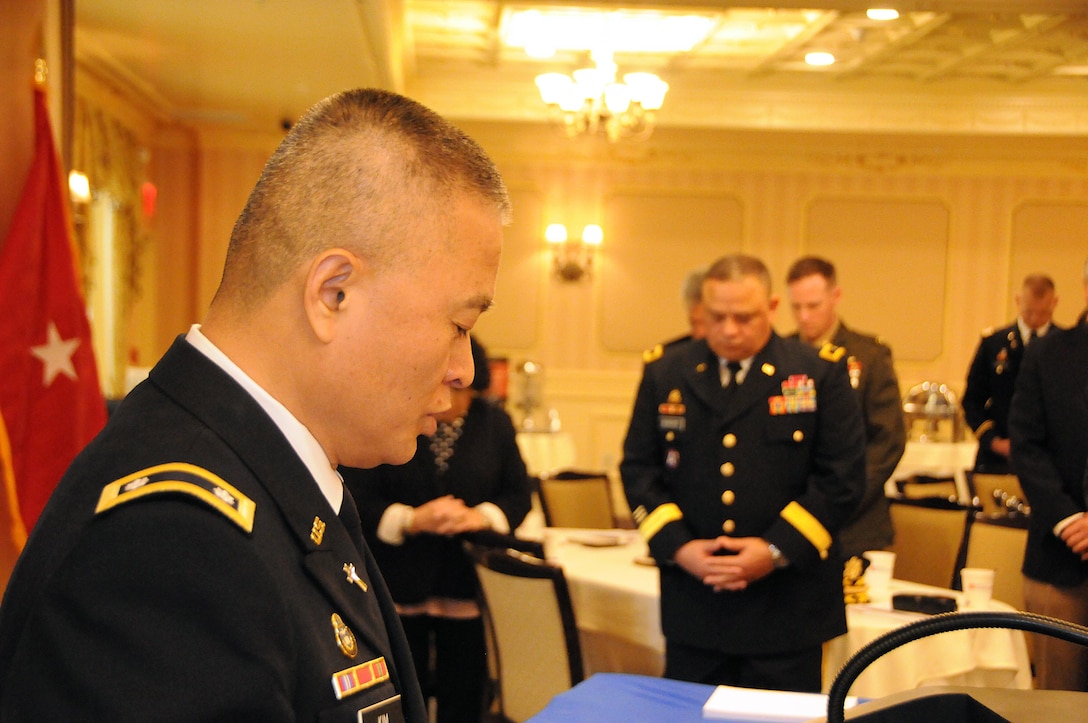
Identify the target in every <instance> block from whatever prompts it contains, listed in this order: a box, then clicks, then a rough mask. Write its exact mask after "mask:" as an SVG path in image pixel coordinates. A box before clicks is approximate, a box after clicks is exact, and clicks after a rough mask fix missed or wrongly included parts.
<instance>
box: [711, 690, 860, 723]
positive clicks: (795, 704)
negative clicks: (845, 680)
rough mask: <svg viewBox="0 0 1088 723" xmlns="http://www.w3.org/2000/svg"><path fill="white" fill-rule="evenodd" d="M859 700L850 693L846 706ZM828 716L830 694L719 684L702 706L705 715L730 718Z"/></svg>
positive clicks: (800, 719) (785, 720)
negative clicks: (828, 695) (828, 696)
mask: <svg viewBox="0 0 1088 723" xmlns="http://www.w3.org/2000/svg"><path fill="white" fill-rule="evenodd" d="M857 703H858V699H857V698H856V697H854V696H849V697H847V699H846V704H845V706H844V708H853V707H854V706H855V705H857ZM826 715H827V696H826V695H823V694H821V693H794V692H790V691H783V690H758V689H755V688H735V687H733V686H729V685H719V686H718V687H717V688H715V689H714V692H713V693H711V694H710V698H708V699H707V701H706V703H705V704H704V705H703V718H719V719H728V720H731V721H776V723H777V722H779V721H781V722H783V723H788V722H792V721H797V723H803V722H804V721H808V720H812V719H813V718H822V717H824V716H826Z"/></svg>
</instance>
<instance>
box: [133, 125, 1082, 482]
mask: <svg viewBox="0 0 1088 723" xmlns="http://www.w3.org/2000/svg"><path fill="white" fill-rule="evenodd" d="M463 126H464V127H465V128H466V130H468V131H469V132H470V133H471V134H473V135H474V136H475V137H476V138H477V139H478V140H480V141H481V143H482V144H483V145H484V146H485V147H486V148H488V150H489V151H490V152H491V153H492V154H493V155H494V156H495V157H496V159H497V161H498V163H499V165H500V166H501V168H502V170H503V172H504V175H505V176H506V178H507V181H508V184H509V186H510V190H511V194H512V196H513V199H514V204H515V218H514V223H513V224H512V225H511V227H510V228H509V229H508V232H507V237H506V239H507V240H506V249H505V251H504V256H503V265H502V269H501V271H500V279H499V285H498V295H497V298H496V304H495V308H494V310H493V311H492V312H489V313H488V314H487V315H485V317H484V318H483V319H482V320H481V322H480V324H479V326H478V327H477V330H478V335H479V338H480V339H481V340H483V341H484V343H485V344H487V345H488V347H489V349H490V351H491V353H492V355H495V356H506V357H508V358H509V359H510V361H511V364H512V366H513V365H516V364H518V363H519V362H521V361H524V360H526V359H532V360H535V361H538V362H540V363H541V364H543V366H544V370H545V395H546V399H547V402H548V404H550V405H551V406H554V407H555V408H556V409H557V410H558V412H559V413H560V415H561V419H562V421H563V424H564V428H565V429H567V430H568V431H570V432H571V433H572V435H573V436H574V438H575V441H576V445H577V449H578V463H579V465H580V466H584V467H612V466H613V465H615V464H616V463H617V462H618V458H619V455H620V445H621V443H622V438H623V434H624V432H625V430H626V425H627V416H628V414H629V412H630V407H631V403H632V401H633V396H634V391H635V387H636V385H637V382H638V378H639V374H640V369H641V351H642V350H643V349H645V348H647V347H649V346H652V345H653V344H655V343H656V342H658V341H662V340H664V339H667V338H669V337H672V336H676V335H678V334H681V333H683V332H684V329H685V325H686V319H685V315H684V312H683V309H682V307H681V303H680V297H679V294H680V284H681V282H682V280H683V277H684V275H685V274H686V273H687V272H688V271H689V270H690V269H691V268H692V267H694V266H696V265H699V264H705V263H708V262H710V261H712V260H713V259H714V258H715V257H717V256H718V255H721V254H723V253H728V252H733V251H745V252H749V253H754V254H757V255H759V256H761V257H763V259H764V260H765V261H766V262H767V263H768V265H769V266H770V267H771V269H772V273H773V275H774V278H775V282H776V284H778V286H779V290H781V287H782V285H783V284H782V280H783V277H784V274H785V271H786V268H787V267H788V265H789V263H790V262H791V261H792V260H793V259H794V258H795V257H797V256H798V255H800V254H803V253H818V254H824V255H827V256H829V257H831V258H832V259H833V260H834V261H835V262H836V264H837V265H838V267H839V270H840V281H841V283H842V285H843V286H844V288H845V297H844V300H843V304H842V307H841V309H842V312H843V316H844V318H845V319H846V320H847V321H848V322H849V323H851V324H852V325H853V326H855V327H856V328H859V329H862V330H867V331H870V332H873V333H879V334H881V335H883V336H884V337H885V338H886V339H887V340H888V342H889V343H890V344H891V346H892V348H893V351H894V353H895V357H896V363H897V368H898V372H899V375H900V381H901V385H902V386H903V388H904V390H905V389H906V388H907V387H909V386H910V385H912V384H915V383H918V382H920V381H922V380H926V379H936V380H939V381H943V382H946V383H948V384H950V385H951V386H952V387H953V388H954V389H956V390H957V391H961V390H962V386H963V380H964V376H965V373H966V368H967V365H968V363H969V362H970V358H971V355H972V354H973V352H974V349H975V345H976V343H977V341H978V338H979V332H980V330H982V329H983V328H984V327H987V326H990V325H997V324H1003V323H1006V322H1007V321H1009V320H1010V319H1012V318H1013V316H1014V313H1015V312H1014V307H1013V305H1012V300H1011V295H1012V292H1013V290H1014V289H1015V288H1016V286H1017V285H1018V282H1019V280H1020V279H1021V278H1022V276H1023V275H1024V274H1025V273H1027V272H1029V271H1042V272H1045V273H1049V274H1051V275H1052V276H1053V277H1054V278H1055V280H1056V281H1057V284H1058V288H1059V293H1060V294H1061V297H1062V301H1061V303H1060V305H1059V308H1058V320H1059V321H1060V322H1062V323H1066V324H1068V323H1069V322H1071V321H1072V320H1073V318H1074V317H1075V316H1076V314H1077V313H1078V312H1079V311H1080V310H1081V309H1082V308H1083V294H1082V290H1081V287H1080V273H1081V266H1082V263H1083V262H1084V260H1085V256H1086V255H1088V161H1086V160H1085V159H1086V158H1088V139H1077V138H1074V139H1070V138H1064V139H1047V138H1023V139H1010V138H984V137H980V138H968V137H938V136H926V137H918V136H915V137H892V136H880V137H878V136H855V137H849V136H843V135H837V134H792V133H790V134H787V133H781V134H776V133H764V132H707V131H699V130H695V129H689V130H668V129H664V130H662V129H659V131H658V132H657V133H656V134H655V136H654V137H653V138H652V139H651V140H650V141H649V142H648V143H645V144H640V145H632V146H609V145H607V144H606V143H603V142H595V141H592V140H590V139H580V140H568V139H565V138H561V137H559V136H558V134H557V133H555V132H554V131H553V129H551V128H548V127H542V126H534V125H516V124H474V123H464V124H463ZM276 141H277V139H276V138H275V137H259V138H254V137H238V136H236V135H231V134H230V133H225V132H220V133H204V134H199V135H193V136H188V137H187V136H185V135H184V134H181V135H179V134H178V133H171V134H163V135H162V137H161V139H160V141H158V142H157V144H156V147H154V148H153V156H154V158H156V159H157V162H156V163H155V164H154V171H153V172H154V173H155V174H156V176H157V178H156V179H155V180H156V182H157V183H158V185H159V188H160V197H159V198H160V202H159V207H160V216H159V218H158V219H157V220H156V231H155V244H154V246H155V248H154V249H153V250H152V251H151V252H149V253H148V255H147V257H146V261H147V264H146V267H145V275H146V278H147V280H148V286H149V287H150V288H152V289H153V290H152V291H150V292H149V293H148V294H147V295H146V296H145V298H144V300H143V301H142V302H141V304H142V307H141V311H142V312H143V313H144V314H145V315H146V316H145V317H143V318H145V322H144V323H142V324H140V325H138V326H133V328H132V335H133V338H132V339H131V343H132V346H133V347H134V348H136V349H138V350H139V358H140V359H141V360H142V361H143V360H146V361H147V362H150V361H152V360H153V359H155V358H157V356H158V355H160V354H161V353H162V351H163V350H164V349H165V347H166V345H167V344H168V343H169V341H170V340H171V339H172V338H173V337H174V335H175V334H177V333H180V332H182V331H184V330H185V328H186V326H187V325H188V324H189V323H191V322H192V321H195V320H197V319H198V318H199V316H200V314H201V313H202V312H203V309H204V308H206V306H207V304H208V302H209V301H210V299H211V296H212V294H213V293H214V290H215V287H216V285H217V284H218V279H219V271H220V267H221V264H222V259H223V255H224V253H225V249H226V241H227V238H228V236H229V233H230V228H231V226H232V224H233V223H234V219H235V217H236V216H237V214H238V212H239V211H240V209H241V207H242V205H243V203H244V201H245V198H246V195H247V193H248V191H249V188H250V187H251V186H252V184H253V182H254V181H255V179H256V177H257V174H258V173H259V171H260V167H261V165H262V163H263V161H264V159H265V158H266V157H267V155H268V154H269V153H270V152H271V150H272V148H273V147H274V144H275V142H276ZM186 144H188V145H186ZM1070 159H1073V160H1070ZM1077 159H1079V160H1077ZM551 222H561V223H565V224H567V226H568V228H572V229H580V228H581V227H582V226H583V225H584V224H586V223H600V224H601V225H602V226H603V228H604V236H605V237H604V244H603V246H602V248H601V250H600V253H599V256H598V258H597V262H596V265H595V268H594V270H593V273H592V275H591V276H590V278H588V279H585V280H583V281H580V282H564V281H560V280H558V279H557V278H555V277H554V276H553V275H552V274H551V272H550V268H549V263H550V261H549V257H548V250H547V249H546V247H545V244H544V241H543V229H544V226H545V225H546V224H547V223H551ZM777 327H778V329H779V331H781V332H788V331H790V330H791V329H792V327H793V323H792V319H791V318H790V313H789V309H788V304H786V303H785V302H783V306H782V307H781V308H780V312H779V315H778V319H777ZM514 376H515V375H513V374H512V379H511V388H512V390H514V389H516V379H515V378H514Z"/></svg>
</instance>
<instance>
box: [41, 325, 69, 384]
mask: <svg viewBox="0 0 1088 723" xmlns="http://www.w3.org/2000/svg"><path fill="white" fill-rule="evenodd" d="M78 346H79V339H78V338H73V339H68V340H67V341H65V340H64V339H61V338H60V333H59V332H58V331H57V325H56V324H55V323H54V322H52V321H50V322H49V331H48V340H47V341H46V342H45V343H44V344H42V345H41V346H32V347H30V353H31V354H33V355H34V356H36V357H38V358H39V359H41V360H42V363H43V364H45V370H44V371H43V372H42V386H44V387H48V386H49V385H50V384H52V383H53V380H54V379H56V378H57V375H58V374H64V375H66V376H68V377H70V378H71V379H78V377H77V376H76V368H75V367H74V366H73V365H72V355H73V354H75V353H76V348H77V347H78Z"/></svg>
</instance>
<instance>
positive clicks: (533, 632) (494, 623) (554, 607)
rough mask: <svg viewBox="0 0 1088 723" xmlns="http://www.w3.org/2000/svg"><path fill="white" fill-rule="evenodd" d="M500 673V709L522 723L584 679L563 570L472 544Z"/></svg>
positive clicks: (508, 722)
mask: <svg viewBox="0 0 1088 723" xmlns="http://www.w3.org/2000/svg"><path fill="white" fill-rule="evenodd" d="M466 549H468V551H469V554H470V555H471V556H472V559H473V562H474V564H475V567H476V574H477V576H478V577H479V579H480V596H479V597H480V608H481V610H482V611H483V615H484V623H485V629H486V630H487V631H488V635H490V636H491V642H492V647H491V649H492V650H493V651H494V654H495V658H496V659H497V660H496V663H497V665H496V668H497V670H498V691H497V698H498V701H499V705H498V707H499V711H500V714H501V716H502V720H503V721H504V722H506V723H521V722H522V721H525V720H528V719H529V718H530V717H531V716H533V715H535V714H536V713H538V712H539V711H540V710H542V709H543V708H544V706H545V705H547V704H548V701H550V700H551V699H552V697H554V696H555V695H557V694H559V693H562V692H563V691H565V690H568V689H570V688H571V687H573V686H574V685H575V684H576V683H579V682H581V680H582V678H583V668H582V649H581V645H580V643H579V641H578V628H577V626H576V624H575V621H574V609H573V608H572V606H571V601H570V592H569V591H568V589H567V582H566V578H565V577H564V576H563V568H561V567H559V566H557V565H553V564H552V563H550V562H547V561H545V560H540V559H538V558H535V557H533V556H531V555H526V554H524V553H521V552H518V551H517V550H512V549H507V550H500V549H495V548H488V547H482V546H479V545H473V544H471V543H466Z"/></svg>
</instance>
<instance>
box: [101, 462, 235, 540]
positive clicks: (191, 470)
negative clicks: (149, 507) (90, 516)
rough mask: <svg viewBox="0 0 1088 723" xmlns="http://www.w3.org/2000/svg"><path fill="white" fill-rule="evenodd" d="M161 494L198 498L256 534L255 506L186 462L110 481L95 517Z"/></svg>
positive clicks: (210, 474)
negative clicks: (126, 504)
mask: <svg viewBox="0 0 1088 723" xmlns="http://www.w3.org/2000/svg"><path fill="white" fill-rule="evenodd" d="M160 492H173V493H178V494H184V495H189V496H191V497H195V498H197V499H198V500H200V501H201V502H204V503H206V504H207V505H209V506H210V507H212V508H213V509H215V510H217V511H219V512H220V513H222V514H223V515H224V516H225V517H227V518H228V519H229V520H230V521H231V522H233V523H234V524H236V525H238V526H239V527H241V528H242V529H243V530H245V531H246V532H252V531H253V514H254V512H255V511H256V504H255V503H254V502H253V500H251V499H250V498H248V497H246V496H245V495H243V494H242V493H241V492H239V491H238V490H237V489H235V488H234V487H233V486H231V485H230V484H228V483H227V482H225V481H224V480H223V479H221V478H220V477H219V476H218V475H216V474H214V473H212V472H209V471H208V470H206V469H204V468H203V467H197V466H196V465H194V464H187V463H185V462H173V463H170V464H160V465H156V466H154V467H148V468H147V469H142V470H140V471H139V472H134V473H133V474H130V475H128V476H127V477H122V478H121V479H119V480H115V481H113V482H110V483H109V484H108V485H106V486H105V487H104V488H103V489H102V494H101V495H100V496H99V498H98V506H97V507H95V510H94V512H95V514H96V515H97V514H100V513H102V512H105V511H106V510H110V509H113V508H114V507H117V506H118V505H123V504H125V503H127V502H131V501H132V500H136V499H139V498H141V497H146V496H147V495H153V494H158V493H160Z"/></svg>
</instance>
